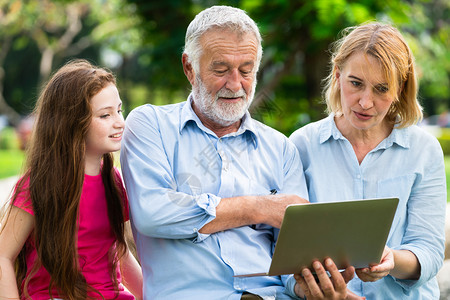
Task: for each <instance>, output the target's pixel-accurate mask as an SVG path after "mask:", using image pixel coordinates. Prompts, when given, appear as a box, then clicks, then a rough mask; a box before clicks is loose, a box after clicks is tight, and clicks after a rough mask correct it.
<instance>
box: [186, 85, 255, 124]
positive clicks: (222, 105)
mask: <svg viewBox="0 0 450 300" xmlns="http://www.w3.org/2000/svg"><path fill="white" fill-rule="evenodd" d="M255 86H256V79H255V80H254V81H253V85H252V91H251V93H250V95H247V94H246V93H245V90H244V89H243V88H241V89H240V90H239V91H238V92H236V93H233V92H232V91H230V90H228V89H226V88H222V89H220V90H219V91H218V92H217V94H216V95H215V96H213V95H211V93H210V92H208V90H207V89H206V87H205V85H204V84H203V82H202V80H201V79H200V77H199V76H196V77H195V85H194V86H193V87H192V94H193V96H194V103H195V106H197V108H198V109H199V111H200V113H202V114H203V115H204V116H205V117H207V118H208V119H209V120H211V121H213V122H214V123H217V124H220V125H222V126H230V125H231V124H233V123H235V122H237V121H239V120H240V119H242V117H243V116H244V115H245V112H246V111H247V109H248V108H249V106H250V104H251V103H252V101H253V97H254V94H255ZM220 97H225V98H239V97H241V98H242V101H239V102H237V103H228V102H227V101H219V100H218V99H219V98H220Z"/></svg>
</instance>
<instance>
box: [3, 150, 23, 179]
mask: <svg viewBox="0 0 450 300" xmlns="http://www.w3.org/2000/svg"><path fill="white" fill-rule="evenodd" d="M23 159H24V152H23V151H19V150H0V179H2V178H7V177H10V176H14V175H18V174H19V173H20V171H21V168H22V162H23Z"/></svg>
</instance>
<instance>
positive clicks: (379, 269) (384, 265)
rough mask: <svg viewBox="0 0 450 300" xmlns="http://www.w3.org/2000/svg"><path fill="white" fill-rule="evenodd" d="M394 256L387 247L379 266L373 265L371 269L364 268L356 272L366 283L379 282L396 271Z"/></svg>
mask: <svg viewBox="0 0 450 300" xmlns="http://www.w3.org/2000/svg"><path fill="white" fill-rule="evenodd" d="M394 267H395V263H394V254H393V252H392V250H391V249H390V248H389V247H387V246H385V247H384V251H383V254H382V256H381V262H380V263H379V264H377V265H372V266H370V267H369V268H362V269H358V270H356V274H357V275H358V277H359V279H361V280H362V281H364V282H368V281H377V280H379V279H381V278H383V277H385V276H387V275H388V274H389V272H391V270H392V269H394Z"/></svg>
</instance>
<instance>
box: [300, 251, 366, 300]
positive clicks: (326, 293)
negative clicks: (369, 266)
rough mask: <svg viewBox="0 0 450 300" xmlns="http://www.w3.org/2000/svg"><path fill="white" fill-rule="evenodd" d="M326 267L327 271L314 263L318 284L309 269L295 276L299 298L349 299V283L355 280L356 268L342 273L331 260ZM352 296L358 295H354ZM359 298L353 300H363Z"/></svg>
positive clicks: (318, 263)
mask: <svg viewBox="0 0 450 300" xmlns="http://www.w3.org/2000/svg"><path fill="white" fill-rule="evenodd" d="M325 267H326V270H325V268H324V267H323V265H322V264H321V263H320V262H319V261H314V262H313V268H314V271H315V272H316V275H317V278H318V279H319V282H316V279H315V278H314V276H313V274H312V273H311V271H310V270H309V269H308V268H305V269H303V270H302V273H301V274H295V275H294V278H295V280H296V281H297V284H296V285H295V293H296V294H297V296H299V297H305V296H306V298H307V299H308V300H311V299H348V298H347V297H348V294H347V292H348V291H347V282H349V281H350V280H351V279H352V278H353V275H354V272H355V268H354V267H351V266H350V267H348V268H347V269H345V271H343V272H342V273H340V272H339V270H338V268H337V267H336V265H335V264H334V262H333V261H332V260H331V259H330V258H327V259H326V260H325ZM326 271H328V272H329V273H330V275H331V277H329V276H328V274H327V273H326ZM351 296H352V297H353V296H356V295H355V294H353V293H352V294H351ZM357 297H358V296H356V297H353V298H352V299H363V298H357Z"/></svg>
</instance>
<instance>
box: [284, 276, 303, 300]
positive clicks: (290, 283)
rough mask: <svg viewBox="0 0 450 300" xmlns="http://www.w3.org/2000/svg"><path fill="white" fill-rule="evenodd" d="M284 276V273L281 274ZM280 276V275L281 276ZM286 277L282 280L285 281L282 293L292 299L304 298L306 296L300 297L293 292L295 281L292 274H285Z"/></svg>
mask: <svg viewBox="0 0 450 300" xmlns="http://www.w3.org/2000/svg"><path fill="white" fill-rule="evenodd" d="M283 276H286V275H283ZM283 276H282V277H283ZM286 277H287V279H286V280H283V281H285V291H284V293H285V294H287V295H289V296H290V297H292V298H293V299H306V298H300V297H298V296H297V295H296V294H295V291H294V288H295V284H296V283H297V281H296V280H295V278H294V275H287V276H286Z"/></svg>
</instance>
